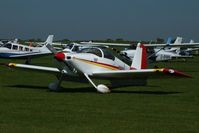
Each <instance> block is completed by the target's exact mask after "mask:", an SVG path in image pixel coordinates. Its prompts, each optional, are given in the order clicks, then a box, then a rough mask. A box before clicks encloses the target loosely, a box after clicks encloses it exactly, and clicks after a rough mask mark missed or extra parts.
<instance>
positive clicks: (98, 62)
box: [73, 57, 124, 70]
mask: <svg viewBox="0 0 199 133" xmlns="http://www.w3.org/2000/svg"><path fill="white" fill-rule="evenodd" d="M73 58H75V59H78V60H82V61H88V62H92V63H96V64H100V65H104V66H108V67H112V68H115V69H118V70H124V68H120V67H117V66H113V65H109V64H105V63H100V62H96V61H90V60H85V59H80V58H76V57H73Z"/></svg>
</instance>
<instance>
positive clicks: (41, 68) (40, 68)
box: [6, 63, 67, 73]
mask: <svg viewBox="0 0 199 133" xmlns="http://www.w3.org/2000/svg"><path fill="white" fill-rule="evenodd" d="M6 66H8V67H16V68H22V69H29V70H36V71H43V72H49V73H60V71H59V69H57V68H54V67H44V66H35V65H25V64H15V63H8V64H6ZM65 73H67V72H65Z"/></svg>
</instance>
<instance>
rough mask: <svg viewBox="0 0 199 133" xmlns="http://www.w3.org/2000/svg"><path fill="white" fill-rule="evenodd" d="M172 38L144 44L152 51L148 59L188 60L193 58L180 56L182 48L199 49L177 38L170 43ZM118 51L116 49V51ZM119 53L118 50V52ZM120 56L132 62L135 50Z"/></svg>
mask: <svg viewBox="0 0 199 133" xmlns="http://www.w3.org/2000/svg"><path fill="white" fill-rule="evenodd" d="M170 42H171V38H169V39H168V41H167V43H165V44H144V45H145V46H146V47H147V51H150V55H149V56H148V58H151V57H153V58H152V60H153V61H166V60H170V59H172V58H188V57H192V56H187V55H185V56H184V55H180V51H181V48H182V47H186V48H187V47H193V46H197V47H199V43H193V42H191V43H182V38H181V37H177V38H176V40H175V42H174V43H170ZM81 43H82V44H91V45H98V46H116V47H121V46H122V47H123V46H124V47H126V46H130V47H132V46H133V45H132V44H118V43H97V42H81ZM114 50H116V49H114ZM116 51H117V50H116ZM117 52H118V53H119V55H121V56H122V57H123V58H125V59H127V60H130V61H132V60H133V57H134V55H135V49H128V48H126V49H125V50H123V51H117Z"/></svg>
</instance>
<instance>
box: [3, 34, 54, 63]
mask: <svg viewBox="0 0 199 133" xmlns="http://www.w3.org/2000/svg"><path fill="white" fill-rule="evenodd" d="M52 40H53V35H49V36H48V38H47V40H46V42H44V45H43V46H41V47H31V46H26V45H22V44H18V43H17V40H15V41H14V42H8V43H5V44H3V45H2V46H1V47H0V57H1V58H14V59H26V63H27V64H29V63H30V62H31V60H32V59H33V58H36V57H39V56H43V55H47V54H51V51H49V50H48V48H47V47H46V44H47V42H48V43H51V42H52Z"/></svg>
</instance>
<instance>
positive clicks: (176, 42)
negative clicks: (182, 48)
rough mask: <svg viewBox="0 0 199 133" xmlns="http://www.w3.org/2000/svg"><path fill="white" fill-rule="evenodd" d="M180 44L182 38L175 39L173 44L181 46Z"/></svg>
mask: <svg viewBox="0 0 199 133" xmlns="http://www.w3.org/2000/svg"><path fill="white" fill-rule="evenodd" d="M181 43H182V37H177V38H176V40H175V42H174V44H181Z"/></svg>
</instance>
